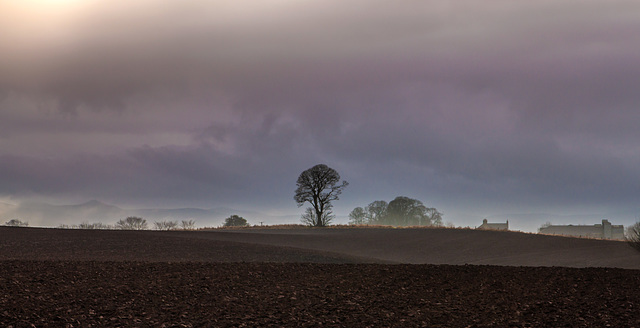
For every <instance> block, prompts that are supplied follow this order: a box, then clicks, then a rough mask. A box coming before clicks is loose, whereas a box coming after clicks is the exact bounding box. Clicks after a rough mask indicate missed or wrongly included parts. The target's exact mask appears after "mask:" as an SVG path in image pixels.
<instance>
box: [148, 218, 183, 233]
mask: <svg viewBox="0 0 640 328" xmlns="http://www.w3.org/2000/svg"><path fill="white" fill-rule="evenodd" d="M153 227H154V228H155V229H156V230H162V231H167V230H176V229H178V221H170V220H163V221H156V222H154V223H153Z"/></svg>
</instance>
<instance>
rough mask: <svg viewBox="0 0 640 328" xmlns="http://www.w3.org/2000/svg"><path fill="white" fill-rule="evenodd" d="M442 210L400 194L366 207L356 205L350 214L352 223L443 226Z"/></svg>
mask: <svg viewBox="0 0 640 328" xmlns="http://www.w3.org/2000/svg"><path fill="white" fill-rule="evenodd" d="M442 216H443V214H442V212H439V211H438V210H437V209H435V208H433V207H426V206H425V205H424V204H423V203H422V202H421V201H419V200H417V199H413V198H409V197H404V196H398V197H396V198H395V199H394V200H392V201H390V202H389V203H387V202H386V201H384V200H376V201H374V202H371V203H370V204H369V205H367V206H365V207H356V208H354V209H353V211H351V213H350V214H349V223H351V224H379V225H391V226H404V227H406V226H441V225H442Z"/></svg>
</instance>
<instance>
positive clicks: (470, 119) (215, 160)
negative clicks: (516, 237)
mask: <svg viewBox="0 0 640 328" xmlns="http://www.w3.org/2000/svg"><path fill="white" fill-rule="evenodd" d="M36 3H37V2H36ZM638 16H640V5H638V4H637V3H635V2H633V1H614V2H607V3H603V2H600V1H564V2H562V3H558V2H553V1H536V2H532V3H513V2H510V1H489V2H483V3H481V4H480V3H475V2H471V1H460V2H455V3H451V2H448V1H421V2H415V1H401V2H400V3H398V2H394V3H390V2H387V1H349V2H344V1H311V2H309V1H306V2H302V3H300V2H295V1H286V0H273V1H266V2H262V3H261V4H260V5H256V4H251V5H249V4H247V3H243V2H239V1H236V2H232V3H231V4H229V3H228V2H222V1H220V2H206V3H203V2H201V1H180V2H171V1H161V2H157V1H136V2H135V4H129V3H127V4H114V3H113V2H107V1H98V0H96V1H87V2H84V1H83V2H69V3H67V4H66V6H63V5H59V6H53V5H51V4H49V5H46V6H45V5H44V2H43V4H41V5H40V6H37V5H35V4H34V3H27V4H20V3H18V4H16V3H12V2H8V1H5V2H0V50H1V51H2V53H3V60H1V61H0V196H4V197H6V198H12V199H16V200H20V199H24V198H34V197H35V198H44V199H60V200H77V201H82V200H88V199H93V198H98V199H102V200H105V201H112V202H115V203H117V204H124V205H131V206H135V205H138V204H145V205H154V206H161V205H166V206H181V205H189V206H213V205H219V204H232V205H234V206H247V207H252V208H255V207H259V208H263V209H264V208H267V209H268V210H270V211H285V212H286V211H296V209H295V204H294V202H293V200H292V193H293V190H294V189H295V188H294V187H295V186H294V183H295V179H296V178H297V175H298V174H299V173H300V172H301V171H302V170H304V169H306V168H308V167H311V166H312V165H314V164H317V163H320V162H323V163H326V164H328V165H329V166H332V167H334V168H336V169H337V170H338V171H339V172H341V174H342V175H343V177H344V178H345V179H347V180H349V181H350V183H351V186H350V189H351V190H349V191H347V192H345V194H344V197H343V201H342V202H343V203H344V204H343V207H342V208H341V207H337V210H341V211H344V212H345V213H344V214H346V213H348V211H349V210H350V209H351V208H352V207H354V206H360V205H364V204H363V202H364V203H365V204H366V203H368V202H370V201H373V200H376V199H387V200H389V199H391V198H393V197H395V196H398V195H406V196H410V197H415V198H419V199H421V200H423V201H424V202H425V203H426V204H428V205H429V206H435V207H438V208H441V209H443V210H444V211H445V215H446V214H447V213H452V214H451V216H450V217H445V218H446V219H450V220H453V221H454V222H455V221H456V215H458V216H459V217H460V218H463V217H467V218H469V217H475V216H477V217H481V216H485V215H492V214H504V213H509V212H518V213H521V212H531V211H557V212H563V213H576V212H581V211H582V212H592V211H602V212H605V211H610V210H623V209H624V210H631V209H635V208H636V204H634V202H636V201H637V195H638V193H639V192H640V187H638V186H640V165H639V164H640V155H639V154H640V132H638V131H639V130H638V129H637V126H640V110H638V106H639V105H640V93H638V92H637V91H636V90H635V89H636V86H637V85H640V61H638V55H637V54H638V53H640V34H638V33H637V31H638V30H640V17H638ZM461 220H462V221H464V220H463V219H461ZM459 224H473V223H472V222H469V223H466V222H460V223H459Z"/></svg>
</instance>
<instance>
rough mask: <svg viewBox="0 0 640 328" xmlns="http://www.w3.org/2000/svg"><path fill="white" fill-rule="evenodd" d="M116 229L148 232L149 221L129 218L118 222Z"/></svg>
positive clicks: (135, 217)
mask: <svg viewBox="0 0 640 328" xmlns="http://www.w3.org/2000/svg"><path fill="white" fill-rule="evenodd" d="M115 227H116V228H117V229H120V230H146V229H147V220H145V219H143V218H141V217H137V216H129V217H127V218H126V219H122V220H120V221H118V222H116V225H115Z"/></svg>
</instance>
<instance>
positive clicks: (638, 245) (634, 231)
mask: <svg viewBox="0 0 640 328" xmlns="http://www.w3.org/2000/svg"><path fill="white" fill-rule="evenodd" d="M625 238H626V240H627V242H628V243H629V245H630V246H631V247H633V248H635V249H636V250H638V251H639V252H640V221H639V222H636V223H634V224H633V225H630V226H629V227H627V235H626V236H625Z"/></svg>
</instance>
